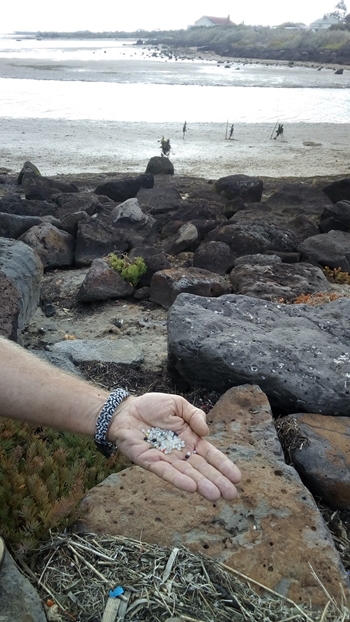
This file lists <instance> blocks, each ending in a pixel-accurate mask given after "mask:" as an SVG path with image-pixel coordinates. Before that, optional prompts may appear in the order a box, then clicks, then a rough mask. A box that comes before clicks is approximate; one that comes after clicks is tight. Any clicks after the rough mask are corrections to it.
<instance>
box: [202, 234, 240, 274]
mask: <svg viewBox="0 0 350 622" xmlns="http://www.w3.org/2000/svg"><path fill="white" fill-rule="evenodd" d="M233 264H234V255H233V252H232V251H231V249H230V247H229V246H228V244H225V242H215V241H213V242H203V244H201V245H200V246H199V248H197V250H196V251H195V253H194V256H193V266H194V267H195V268H203V269H204V270H210V272H216V273H217V274H222V275H224V274H226V273H227V272H228V271H229V270H231V268H232V267H233Z"/></svg>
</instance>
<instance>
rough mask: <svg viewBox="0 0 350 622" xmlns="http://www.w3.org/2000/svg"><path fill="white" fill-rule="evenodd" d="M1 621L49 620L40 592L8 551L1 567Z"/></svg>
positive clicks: (29, 621)
mask: <svg viewBox="0 0 350 622" xmlns="http://www.w3.org/2000/svg"><path fill="white" fill-rule="evenodd" d="M0 603H1V609H0V620H1V622H47V618H46V615H45V612H44V609H43V606H42V604H41V599H40V596H39V594H38V592H37V591H36V590H35V588H34V587H33V586H32V584H31V583H30V582H29V581H28V579H27V578H26V577H25V576H24V575H23V574H21V572H20V571H19V569H18V566H17V564H16V563H15V562H14V560H13V559H12V557H11V555H10V554H9V552H8V551H6V553H5V559H4V564H3V566H2V568H0Z"/></svg>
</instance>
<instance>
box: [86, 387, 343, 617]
mask: <svg viewBox="0 0 350 622" xmlns="http://www.w3.org/2000/svg"><path fill="white" fill-rule="evenodd" d="M207 419H208V423H209V427H210V438H209V440H210V441H211V442H212V443H213V444H214V445H215V446H217V447H218V448H219V449H221V451H223V452H225V454H226V455H227V456H228V457H229V458H230V459H231V460H233V461H234V462H236V463H237V465H238V466H239V467H240V469H241V470H242V473H243V480H242V484H241V485H240V486H239V496H238V498H237V499H236V500H235V501H231V502H230V501H224V500H223V499H220V500H219V501H217V502H215V503H211V502H209V501H206V500H205V499H203V498H200V497H198V496H197V495H195V496H189V494H187V493H184V492H181V491H179V490H176V489H175V488H174V487H173V486H171V485H170V484H167V483H165V482H164V481H161V480H160V479H159V478H157V477H156V476H155V475H154V474H153V473H151V472H150V471H145V470H143V469H141V468H140V467H136V466H133V467H130V468H128V469H126V470H124V471H123V472H121V473H115V474H113V475H111V476H110V477H108V478H107V479H106V480H105V481H104V482H102V483H101V484H99V485H98V486H96V487H95V488H93V489H92V490H90V491H89V492H88V493H87V495H86V497H85V500H84V501H83V505H82V510H83V512H82V519H81V523H80V525H79V527H80V529H82V530H83V531H84V532H92V533H98V534H111V535H123V536H124V537H126V538H134V539H138V538H139V537H140V530H141V531H142V539H143V540H144V541H145V542H150V543H154V544H158V545H160V546H169V547H174V546H176V547H180V548H181V547H186V548H188V549H190V550H191V551H193V552H194V553H197V554H198V553H199V554H201V553H205V554H206V555H209V556H210V557H212V558H214V559H215V560H216V561H220V562H222V563H224V564H226V565H227V566H229V567H230V568H234V569H235V570H238V571H239V572H241V573H243V574H244V575H246V576H247V577H251V578H252V579H254V580H255V581H258V583H260V584H262V585H265V586H267V587H268V588H270V589H272V590H275V591H276V592H278V593H279V594H282V595H283V596H286V597H288V598H291V599H292V600H294V601H295V602H297V603H300V602H309V601H311V602H312V604H313V606H315V607H316V606H322V607H323V606H325V605H326V604H327V602H328V600H329V598H328V594H330V595H331V596H332V597H334V598H335V599H336V601H337V602H340V600H339V599H341V594H342V589H344V591H345V594H346V598H348V597H349V579H348V577H347V574H346V572H345V569H344V567H343V565H342V563H341V561H340V557H339V554H338V552H337V551H336V549H335V547H334V543H333V540H332V537H331V535H330V532H329V531H328V529H327V527H326V526H325V523H324V521H323V519H322V516H321V514H320V512H319V510H318V508H317V506H316V504H315V501H314V499H313V497H312V495H311V494H310V493H309V491H308V490H307V489H306V488H305V486H304V485H303V484H302V482H301V481H300V478H299V476H298V474H297V472H296V471H295V469H293V468H292V467H290V466H287V465H286V464H285V461H284V458H283V453H282V451H281V445H280V443H279V441H278V438H277V435H276V430H275V427H274V423H273V419H272V416H271V409H270V405H269V403H268V401H267V399H266V396H265V395H264V394H263V392H262V391H261V390H260V389H259V387H257V386H250V385H244V386H240V387H236V388H232V389H230V390H229V391H228V392H227V393H226V394H225V395H223V396H222V397H221V399H220V400H219V401H218V402H217V404H216V405H215V406H214V408H213V409H212V410H211V412H210V413H209V414H208V417H207ZM193 458H194V456H193ZM190 462H191V459H190ZM310 560H312V566H313V567H314V569H315V571H316V572H317V576H318V579H319V580H320V581H321V582H322V585H323V586H324V587H325V589H326V591H327V593H326V592H325V591H324V590H323V589H320V586H319V583H318V580H317V578H316V577H315V576H313V575H312V572H311V569H310ZM198 617H201V616H200V615H198ZM214 619H215V616H214ZM232 619H234V617H233V616H232ZM279 619H281V618H279Z"/></svg>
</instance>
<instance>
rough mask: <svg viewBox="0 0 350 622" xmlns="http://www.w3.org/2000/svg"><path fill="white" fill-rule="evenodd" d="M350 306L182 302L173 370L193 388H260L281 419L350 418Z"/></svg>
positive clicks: (174, 324) (243, 299) (175, 311)
mask: <svg viewBox="0 0 350 622" xmlns="http://www.w3.org/2000/svg"><path fill="white" fill-rule="evenodd" d="M349 326H350V299H349V298H340V299H338V300H335V301H334V302H330V303H328V304H325V305H318V306H314V307H313V306H308V305H286V304H274V303H270V302H266V300H259V299H258V298H249V297H248V296H235V295H229V296H221V297H220V298H203V297H200V296H193V295H191V294H181V295H180V296H178V297H177V298H176V300H175V302H174V303H173V305H172V307H171V308H170V310H169V314H168V356H169V365H170V367H172V368H175V369H176V370H177V372H179V373H180V374H181V376H183V378H185V379H186V380H187V381H188V382H189V383H190V384H191V385H195V386H206V387H209V388H212V389H215V390H224V389H227V388H229V387H231V386H236V385H239V384H243V383H245V382H249V383H251V384H259V386H260V387H261V388H262V390H263V391H264V392H265V393H266V395H267V396H268V398H269V400H270V402H271V404H272V406H273V408H275V409H276V412H277V413H293V412H299V411H300V410H301V409H303V410H304V411H305V412H314V413H320V414H326V415H332V416H350V400H349V396H350V386H349V378H350V355H349V352H350V330H349Z"/></svg>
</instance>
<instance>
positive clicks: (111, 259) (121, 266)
mask: <svg viewBox="0 0 350 622" xmlns="http://www.w3.org/2000/svg"><path fill="white" fill-rule="evenodd" d="M107 262H108V265H109V266H110V267H111V268H113V270H115V271H116V272H118V273H119V274H120V276H121V277H122V278H123V279H124V280H125V281H127V282H128V283H130V284H131V285H133V286H134V287H136V285H137V284H138V282H139V281H140V279H141V277H142V276H143V275H144V274H145V272H146V271H147V266H146V263H145V260H144V259H143V258H142V257H135V259H129V258H128V256H127V255H123V256H122V257H118V256H117V255H116V254H115V253H110V254H109V255H108V256H107Z"/></svg>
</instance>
